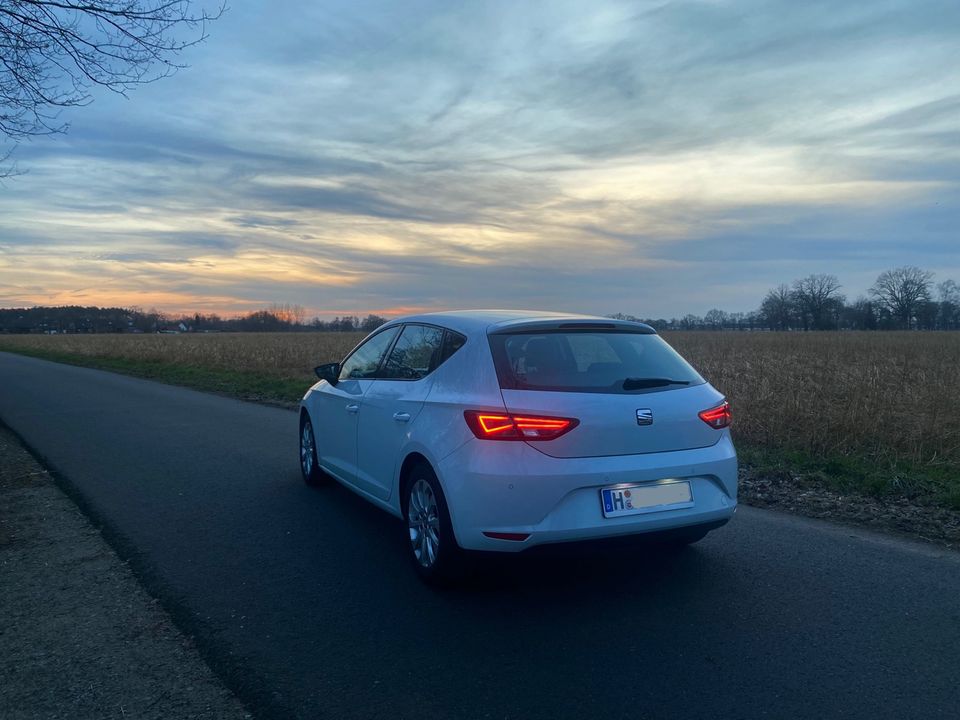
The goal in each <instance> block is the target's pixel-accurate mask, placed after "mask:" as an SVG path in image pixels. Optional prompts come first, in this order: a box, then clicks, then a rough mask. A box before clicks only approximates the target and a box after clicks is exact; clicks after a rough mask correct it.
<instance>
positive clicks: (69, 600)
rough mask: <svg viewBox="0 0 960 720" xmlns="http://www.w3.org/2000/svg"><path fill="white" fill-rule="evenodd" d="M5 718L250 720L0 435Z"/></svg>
mask: <svg viewBox="0 0 960 720" xmlns="http://www.w3.org/2000/svg"><path fill="white" fill-rule="evenodd" d="M0 648H2V653H0V717H3V718H4V719H5V720H20V719H21V718H23V719H26V718H30V719H31V720H34V719H36V718H51V719H53V718H65V719H66V718H69V719H70V720H83V719H86V718H90V719H91V720H93V719H96V720H103V719H107V718H144V719H153V718H156V719H157V720H160V719H161V718H204V719H210V720H213V719H217V720H220V719H221V718H222V719H227V718H231V719H232V718H249V717H250V715H249V714H248V713H247V712H246V711H245V710H244V708H243V706H242V705H241V704H240V702H239V701H238V700H237V699H236V698H235V697H234V696H233V695H232V694H231V693H230V692H229V691H227V690H226V688H224V686H223V685H222V684H221V683H220V681H219V680H218V679H217V678H216V676H215V675H214V674H213V673H212V671H211V670H210V669H209V667H207V665H206V664H205V663H204V662H203V660H202V659H201V658H200V656H199V654H198V653H197V651H196V649H195V648H194V647H193V646H192V644H191V643H190V641H189V640H188V639H187V638H185V637H184V636H183V635H181V634H180V632H179V631H178V630H177V629H176V627H174V625H173V622H172V621H171V620H170V618H169V617H168V616H167V614H166V613H165V612H164V611H163V609H162V608H161V607H160V606H159V604H157V602H156V601H155V600H154V599H152V598H151V597H150V596H149V595H147V593H146V592H145V591H144V590H143V589H142V588H141V586H140V584H139V583H138V582H137V580H136V579H135V578H134V576H133V574H132V572H131V571H130V569H129V567H127V566H126V565H125V564H124V563H123V562H122V561H121V560H120V559H119V558H118V557H117V555H116V554H115V553H114V552H113V550H111V549H110V547H109V546H108V545H107V543H106V542H105V541H104V540H103V538H102V537H101V536H100V534H99V532H98V531H97V530H96V529H95V528H94V527H92V526H91V525H90V523H89V522H88V521H87V520H86V518H85V517H84V516H83V515H82V514H81V513H80V511H79V510H78V509H77V507H76V506H75V505H74V504H73V502H72V501H71V500H70V499H69V498H67V497H66V496H65V495H64V494H63V493H62V492H61V491H60V489H59V488H58V487H57V486H56V485H55V484H54V482H53V479H52V478H51V477H50V476H49V475H48V474H47V473H46V472H45V471H44V470H43V469H42V468H41V467H40V466H39V465H38V464H37V462H36V461H35V460H34V458H33V457H32V456H31V455H30V454H29V453H27V452H26V450H24V448H23V447H22V446H21V445H20V444H19V442H18V441H17V440H16V438H15V437H14V436H13V435H12V434H11V433H10V432H9V431H8V430H6V429H5V428H2V427H0Z"/></svg>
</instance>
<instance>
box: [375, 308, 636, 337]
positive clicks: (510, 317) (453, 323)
mask: <svg viewBox="0 0 960 720" xmlns="http://www.w3.org/2000/svg"><path fill="white" fill-rule="evenodd" d="M401 322H423V323H435V324H437V325H443V326H445V327H449V328H450V329H452V330H458V331H460V332H463V333H478V332H484V331H492V330H495V329H500V328H502V329H508V328H509V327H510V326H511V325H526V324H528V323H538V322H540V323H543V324H544V325H552V324H553V323H556V322H574V323H575V322H589V323H604V324H605V325H606V324H610V325H616V326H618V327H630V328H637V327H642V328H646V329H649V330H651V331H652V328H648V326H646V325H643V324H642V323H636V322H631V321H629V320H613V319H611V318H607V317H602V316H600V315H579V314H577V313H558V312H544V311H541V310H448V311H444V312H433V313H422V314H419V315H407V316H405V317H398V318H394V319H393V320H391V321H390V324H394V323H401Z"/></svg>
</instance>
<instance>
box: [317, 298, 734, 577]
mask: <svg viewBox="0 0 960 720" xmlns="http://www.w3.org/2000/svg"><path fill="white" fill-rule="evenodd" d="M316 372H317V375H318V376H319V377H320V378H321V380H320V382H318V383H317V384H316V385H314V386H313V387H311V388H310V389H309V390H308V391H307V393H306V395H304V397H303V400H302V402H301V406H300V467H301V470H302V472H303V477H304V480H305V481H306V482H307V483H309V484H316V483H318V482H320V481H322V480H323V479H324V478H325V477H326V476H328V475H329V476H332V477H334V478H336V479H337V480H338V481H340V482H341V483H342V484H344V485H345V486H347V487H348V488H350V489H351V490H353V491H355V492H356V493H358V494H359V495H362V496H363V497H364V498H366V499H367V500H369V501H370V502H372V503H373V504H375V505H378V506H379V507H381V508H383V509H384V510H386V511H387V512H390V513H392V514H393V515H396V516H397V517H399V518H401V519H403V520H404V521H405V523H406V532H405V535H406V537H407V538H408V540H407V542H408V544H409V547H410V554H411V557H412V559H413V562H414V566H415V567H416V569H417V571H418V572H419V573H420V575H421V576H422V577H423V578H424V579H426V580H436V579H441V578H447V577H449V576H450V575H451V573H454V572H455V571H456V569H457V566H458V564H459V559H460V557H459V556H460V555H461V549H467V550H492V551H502V552H517V551H520V550H526V549H528V548H531V547H534V546H536V545H541V544H544V543H560V542H569V541H579V540H589V539H594V538H610V537H614V536H621V535H629V534H637V533H650V532H659V531H672V532H671V533H669V535H672V536H673V539H677V540H679V541H681V542H684V543H689V542H694V541H696V540H699V539H700V538H702V537H703V536H704V535H706V533H707V532H708V531H710V530H712V529H714V528H716V527H719V526H720V525H723V524H724V523H726V522H727V521H728V520H729V519H730V517H731V516H732V515H733V513H734V511H735V509H736V507H737V456H736V452H735V451H734V448H733V443H732V441H731V438H730V430H729V425H730V420H731V416H730V406H729V404H728V403H727V402H726V400H725V399H724V396H723V395H722V394H721V393H719V392H717V390H715V389H714V388H713V387H712V386H711V385H710V384H709V383H707V382H706V381H705V380H704V379H703V378H702V377H701V376H700V375H699V374H697V372H696V371H695V370H694V369H693V368H692V367H691V366H690V365H689V364H688V363H687V362H686V361H685V360H684V359H683V358H682V357H680V355H679V354H677V353H676V351H674V350H673V349H672V348H671V347H670V346H669V345H668V344H667V343H666V342H665V341H664V340H663V339H662V338H661V337H660V336H659V335H657V333H656V332H655V331H654V330H653V329H652V328H650V327H648V326H647V325H643V324H640V323H635V322H627V321H622V320H611V319H608V318H603V317H593V316H584V315H563V314H556V313H541V312H524V311H508V310H476V311H464V312H442V313H430V314H425V315H415V316H410V317H405V318H399V319H396V320H393V321H391V322H389V323H387V324H385V325H383V326H382V327H380V328H379V329H378V330H376V331H375V332H374V333H372V334H371V335H369V336H368V337H367V338H366V339H364V341H363V342H361V343H360V344H359V345H358V346H357V347H356V348H354V349H353V351H352V352H351V353H350V354H349V355H347V357H346V358H345V359H344V360H343V362H340V363H331V364H329V365H323V366H320V367H318V368H317V369H316Z"/></svg>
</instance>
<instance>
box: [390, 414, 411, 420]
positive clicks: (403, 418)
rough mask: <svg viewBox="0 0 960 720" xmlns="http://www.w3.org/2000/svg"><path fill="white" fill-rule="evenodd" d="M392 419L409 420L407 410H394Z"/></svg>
mask: <svg viewBox="0 0 960 720" xmlns="http://www.w3.org/2000/svg"><path fill="white" fill-rule="evenodd" d="M393 419H394V420H396V421H397V422H410V413H408V412H395V413H394V414H393Z"/></svg>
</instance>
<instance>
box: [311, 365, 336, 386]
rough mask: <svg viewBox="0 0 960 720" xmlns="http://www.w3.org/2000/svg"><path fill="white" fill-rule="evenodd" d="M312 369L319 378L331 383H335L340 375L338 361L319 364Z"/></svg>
mask: <svg viewBox="0 0 960 720" xmlns="http://www.w3.org/2000/svg"><path fill="white" fill-rule="evenodd" d="M313 371H314V372H315V373H316V374H317V377H318V378H320V379H321V380H326V381H327V382H328V383H330V384H331V385H336V384H337V380H338V378H339V377H340V363H327V364H326V365H319V366H317V367H315V368H314V369H313Z"/></svg>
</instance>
